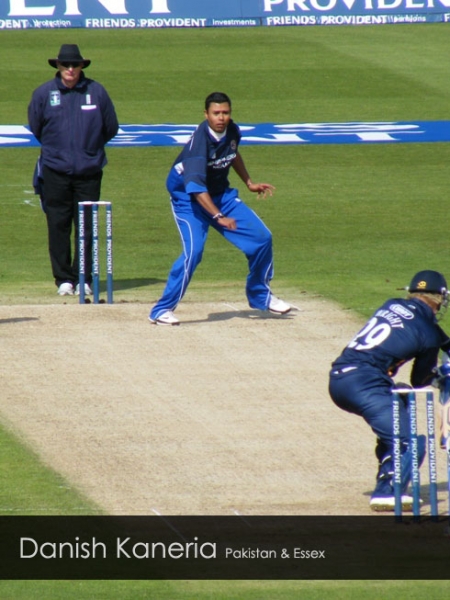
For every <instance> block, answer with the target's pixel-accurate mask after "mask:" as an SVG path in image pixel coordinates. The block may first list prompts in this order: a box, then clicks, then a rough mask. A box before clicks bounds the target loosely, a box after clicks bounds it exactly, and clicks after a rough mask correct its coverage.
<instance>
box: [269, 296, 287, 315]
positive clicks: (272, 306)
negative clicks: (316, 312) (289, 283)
mask: <svg viewBox="0 0 450 600" xmlns="http://www.w3.org/2000/svg"><path fill="white" fill-rule="evenodd" d="M291 309H292V306H291V305H290V304H288V303H287V302H284V300H280V299H279V298H277V297H276V296H274V295H273V294H271V295H270V302H269V307H268V310H270V312H271V313H274V314H276V315H285V314H287V313H288V312H289V311H290V310H291Z"/></svg>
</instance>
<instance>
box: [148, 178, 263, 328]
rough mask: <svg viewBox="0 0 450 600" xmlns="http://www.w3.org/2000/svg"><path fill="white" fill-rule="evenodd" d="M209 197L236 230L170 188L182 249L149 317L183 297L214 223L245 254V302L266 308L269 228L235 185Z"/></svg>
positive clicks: (174, 305) (259, 307) (254, 306)
mask: <svg viewBox="0 0 450 600" xmlns="http://www.w3.org/2000/svg"><path fill="white" fill-rule="evenodd" d="M213 201H214V203H215V205H216V206H217V207H218V209H219V210H220V212H222V213H223V214H224V215H225V216H226V217H230V218H233V219H235V220H236V224H237V229H236V230H234V231H231V230H229V229H226V228H225V227H221V226H220V225H218V224H217V223H216V222H215V221H214V220H213V219H212V218H211V216H210V215H209V214H208V213H207V212H206V211H205V210H204V209H203V208H202V207H201V206H200V205H199V204H198V203H197V202H196V201H195V200H191V199H190V197H189V196H187V194H185V193H184V192H181V193H177V192H176V191H174V192H172V195H171V202H172V211H173V215H174V218H175V222H176V224H177V227H178V231H179V233H180V237H181V242H182V247H183V251H182V253H181V255H180V256H179V257H178V259H177V260H176V261H175V262H174V264H173V266H172V269H171V271H170V273H169V276H168V279H167V284H166V288H165V290H164V292H163V295H162V297H161V298H160V300H158V302H157V303H156V304H155V306H154V307H153V308H152V310H151V312H150V318H151V319H157V318H158V317H160V316H161V315H162V314H163V313H164V312H166V311H167V310H175V308H176V307H177V305H178V303H179V302H180V301H181V299H182V298H183V296H184V294H185V292H186V289H187V287H188V285H189V282H190V280H191V278H192V276H193V274H194V272H195V269H196V268H197V266H198V265H199V263H200V262H201V260H202V256H203V249H204V247H205V243H206V239H207V237H208V230H209V228H210V227H214V229H216V231H218V232H219V233H220V234H221V235H222V236H223V237H224V238H225V239H227V240H228V241H229V242H231V243H232V244H233V245H234V246H236V247H237V248H239V250H241V252H243V253H244V254H245V256H246V257H247V261H248V266H249V274H248V277H247V283H246V295H247V299H248V303H249V305H250V306H251V307H252V308H256V309H259V310H266V309H267V307H268V306H269V301H270V294H271V291H270V286H269V284H270V281H271V279H272V277H273V251H272V234H271V232H270V231H269V229H268V228H267V227H266V225H265V224H264V223H263V221H262V220H261V219H260V218H259V217H258V215H256V213H255V212H254V211H253V210H251V209H250V208H249V207H248V206H246V205H245V204H244V203H243V202H242V201H241V200H240V199H239V198H238V191H237V190H236V189H232V188H229V189H227V190H226V191H225V192H224V193H223V194H220V195H219V196H214V197H213Z"/></svg>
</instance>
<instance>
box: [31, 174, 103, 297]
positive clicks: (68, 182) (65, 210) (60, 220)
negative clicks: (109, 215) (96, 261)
mask: <svg viewBox="0 0 450 600" xmlns="http://www.w3.org/2000/svg"><path fill="white" fill-rule="evenodd" d="M102 176H103V172H102V171H99V172H97V173H95V174H93V175H66V174H64V173H59V172H57V171H54V170H53V169H50V168H49V167H47V166H45V165H44V167H43V169H42V178H43V186H42V191H43V194H42V196H43V201H44V210H45V214H46V216H47V227H48V248H49V253H50V261H51V265H52V271H53V277H54V278H55V283H56V285H57V286H58V287H59V286H60V285H61V283H65V282H69V283H72V284H73V285H74V286H75V285H76V284H77V283H78V202H81V201H86V200H90V201H93V202H96V201H98V200H99V199H100V189H101V182H102ZM72 228H73V229H74V232H75V248H74V252H73V254H72V247H71V234H72ZM85 236H86V253H85V256H86V282H87V283H91V281H92V252H91V251H92V211H91V210H90V209H86V214H85ZM72 256H73V259H72Z"/></svg>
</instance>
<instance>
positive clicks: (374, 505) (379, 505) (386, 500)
mask: <svg viewBox="0 0 450 600" xmlns="http://www.w3.org/2000/svg"><path fill="white" fill-rule="evenodd" d="M413 502H414V499H413V497H412V496H408V495H403V496H402V510H404V511H407V512H411V511H412V509H413ZM419 504H423V500H422V499H420V500H419ZM370 508H371V509H372V510H374V511H376V512H388V511H392V510H395V496H385V497H383V496H379V497H375V498H371V499H370Z"/></svg>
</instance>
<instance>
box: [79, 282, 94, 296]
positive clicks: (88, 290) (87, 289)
mask: <svg viewBox="0 0 450 600" xmlns="http://www.w3.org/2000/svg"><path fill="white" fill-rule="evenodd" d="M79 295H80V284H79V283H77V287H76V288H75V296H79ZM84 295H85V296H92V290H91V286H90V285H89V284H88V283H85V284H84Z"/></svg>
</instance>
